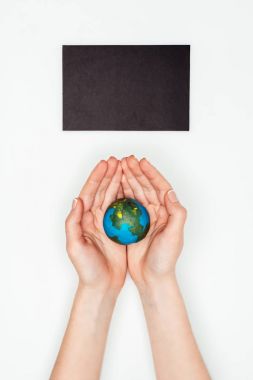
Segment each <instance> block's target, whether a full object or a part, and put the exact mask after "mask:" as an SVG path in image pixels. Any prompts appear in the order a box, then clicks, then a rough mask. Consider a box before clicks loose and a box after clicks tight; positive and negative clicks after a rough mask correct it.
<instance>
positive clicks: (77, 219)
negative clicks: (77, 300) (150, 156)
mask: <svg viewBox="0 0 253 380" xmlns="http://www.w3.org/2000/svg"><path fill="white" fill-rule="evenodd" d="M121 177H122V168H121V165H120V162H119V161H118V160H117V159H116V158H115V157H110V158H109V159H108V161H105V160H102V161H100V162H99V163H98V164H97V165H96V167H95V168H94V169H93V171H92V172H91V174H90V176H89V178H88V179H87V181H86V183H85V185H84V186H83V188H82V190H81V192H80V194H79V197H78V198H75V199H74V201H73V206H72V210H71V212H70V213H69V215H68V217H67V219H66V242H67V252H68V255H69V257H70V259H71V261H72V263H73V265H74V267H75V269H76V271H77V273H78V276H79V280H80V284H81V285H84V286H85V287H89V288H92V289H102V290H107V289H109V288H110V289H114V290H115V291H116V292H119V291H120V289H121V287H122V286H123V284H124V280H125V276H126V271H127V260H126V247H125V246H121V245H119V244H117V243H115V242H113V241H112V240H111V239H109V238H108V237H107V236H106V234H105V233H104V230H103V216H104V213H105V210H106V208H107V207H108V206H109V205H110V204H111V203H112V202H113V201H114V200H115V199H117V197H118V198H120V197H122V196H123V193H122V188H121Z"/></svg>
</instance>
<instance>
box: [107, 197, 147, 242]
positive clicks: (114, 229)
mask: <svg viewBox="0 0 253 380" xmlns="http://www.w3.org/2000/svg"><path fill="white" fill-rule="evenodd" d="M103 225H104V230H105V233H106V235H107V236H108V237H109V238H110V239H111V240H113V241H115V242H116V243H119V244H123V245H128V244H132V243H137V242H138V241H140V240H142V239H144V237H145V236H146V235H147V233H148V230H149V227H150V218H149V214H148V211H147V209H146V208H145V207H144V206H143V205H142V204H141V203H139V202H138V201H136V200H135V199H131V198H121V199H117V200H116V201H115V202H113V203H112V204H111V205H110V206H109V207H108V208H107V210H106V212H105V215H104V220H103Z"/></svg>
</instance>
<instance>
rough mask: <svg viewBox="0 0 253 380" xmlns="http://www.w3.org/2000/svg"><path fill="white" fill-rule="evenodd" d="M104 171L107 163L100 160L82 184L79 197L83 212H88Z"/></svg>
mask: <svg viewBox="0 0 253 380" xmlns="http://www.w3.org/2000/svg"><path fill="white" fill-rule="evenodd" d="M106 170H107V162H106V161H105V160H101V161H100V162H99V163H98V164H97V165H96V166H95V168H94V169H93V170H92V172H91V174H90V175H89V177H88V179H87V181H86V183H85V184H84V186H83V188H82V190H81V192H80V195H79V197H80V198H81V199H82V201H83V203H84V209H85V211H88V210H90V208H91V206H92V204H93V200H94V198H95V194H96V191H97V189H98V187H99V185H100V182H101V181H102V179H103V177H104V175H105V173H106Z"/></svg>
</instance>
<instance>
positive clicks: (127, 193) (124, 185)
mask: <svg viewBox="0 0 253 380" xmlns="http://www.w3.org/2000/svg"><path fill="white" fill-rule="evenodd" d="M121 183H122V189H123V192H124V196H125V198H134V193H133V190H132V189H131V187H130V185H129V183H128V181H127V178H126V176H125V174H124V173H123V174H122V178H121Z"/></svg>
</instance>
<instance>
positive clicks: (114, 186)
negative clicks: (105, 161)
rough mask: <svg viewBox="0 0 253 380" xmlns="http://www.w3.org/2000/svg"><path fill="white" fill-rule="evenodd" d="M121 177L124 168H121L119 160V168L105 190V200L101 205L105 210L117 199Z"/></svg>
mask: <svg viewBox="0 0 253 380" xmlns="http://www.w3.org/2000/svg"><path fill="white" fill-rule="evenodd" d="M121 177H122V168H121V164H120V161H118V166H117V170H116V172H115V174H114V176H113V177H112V179H111V182H110V184H109V186H108V187H107V189H106V192H105V196H104V201H103V204H102V207H101V208H102V210H105V209H106V208H107V207H108V206H109V205H110V204H111V203H112V202H113V201H115V200H116V199H117V194H118V191H119V187H120V182H121Z"/></svg>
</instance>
